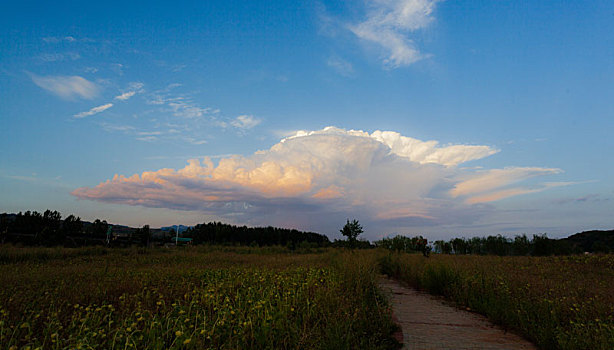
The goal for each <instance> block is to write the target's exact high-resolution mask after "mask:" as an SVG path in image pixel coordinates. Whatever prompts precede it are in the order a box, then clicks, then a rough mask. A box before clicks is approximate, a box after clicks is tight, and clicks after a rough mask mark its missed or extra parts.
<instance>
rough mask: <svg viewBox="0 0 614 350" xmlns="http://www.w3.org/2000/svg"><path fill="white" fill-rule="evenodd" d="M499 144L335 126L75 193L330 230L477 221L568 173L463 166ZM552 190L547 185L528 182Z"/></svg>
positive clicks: (123, 202)
mask: <svg viewBox="0 0 614 350" xmlns="http://www.w3.org/2000/svg"><path fill="white" fill-rule="evenodd" d="M497 151H498V150H495V149H493V148H491V147H489V146H474V145H445V146H441V145H439V143H438V142H436V141H421V140H418V139H415V138H410V137H406V136H403V135H401V134H399V133H397V132H392V131H375V132H373V133H367V132H364V131H357V130H344V129H338V128H334V127H328V128H324V129H322V130H317V131H300V132H297V133H295V135H293V136H291V137H287V138H285V139H283V140H281V141H280V142H279V143H277V144H275V145H273V146H272V147H271V148H270V149H268V150H265V151H258V152H256V153H254V154H253V155H251V156H247V157H245V156H238V155H237V156H226V157H222V158H221V159H219V162H218V164H217V165H215V164H214V163H213V161H212V160H211V158H209V157H205V158H204V160H203V161H202V162H201V161H199V160H197V159H192V160H190V161H189V162H188V165H187V166H186V167H184V168H182V169H179V170H174V169H168V168H164V169H160V170H157V171H145V172H143V173H142V174H140V175H138V174H135V175H133V176H130V177H125V176H120V175H116V176H115V177H114V178H113V179H110V180H107V181H105V182H102V183H100V184H98V185H97V186H94V187H82V188H78V189H76V190H75V191H73V193H72V194H73V195H74V196H76V197H78V198H82V199H90V200H97V201H103V202H111V203H122V204H129V205H141V206H145V207H156V208H171V209H180V210H191V211H201V212H203V213H207V214H211V215H217V216H220V217H222V218H232V219H233V220H240V221H241V222H245V223H250V224H288V222H289V221H292V222H294V224H295V225H300V223H303V222H304V223H305V225H307V226H305V225H301V226H302V227H304V228H311V229H321V227H314V226H309V225H310V224H309V222H312V223H313V222H317V223H318V225H319V224H322V225H325V223H327V222H337V223H336V224H335V225H337V224H338V220H339V218H345V217H355V216H360V217H361V218H362V219H363V220H365V221H366V222H369V223H371V224H373V225H388V226H390V225H417V224H419V225H431V226H432V225H444V224H446V225H447V224H459V223H461V224H470V223H472V222H475V221H476V220H478V219H479V218H480V217H482V216H484V215H486V213H487V212H488V210H490V209H488V208H487V207H484V206H483V203H488V202H494V201H497V200H500V199H503V198H508V197H512V196H517V195H521V194H523V193H524V194H526V193H530V191H526V189H527V188H529V187H526V186H522V183H523V181H525V180H527V179H529V178H534V177H542V176H551V175H556V174H559V173H560V172H561V170H559V169H552V168H538V167H515V168H504V169H491V170H476V169H473V168H465V167H459V165H460V164H463V163H465V162H468V161H471V160H479V159H482V158H485V157H488V156H489V155H491V154H494V153H495V152H497ZM480 182H483V183H484V186H483V187H482V186H479V185H478V184H479V183H480ZM548 187H551V186H549V185H548V183H544V184H539V185H536V187H533V188H529V189H531V190H536V189H539V190H545V189H546V188H548ZM533 192H535V191H533ZM282 219H283V221H284V222H283V223H282V222H280V220H282ZM305 220H307V221H305ZM309 220H312V221H309ZM312 225H313V224H312Z"/></svg>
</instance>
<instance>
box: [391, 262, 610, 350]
mask: <svg viewBox="0 0 614 350" xmlns="http://www.w3.org/2000/svg"><path fill="white" fill-rule="evenodd" d="M380 263H381V266H382V270H383V271H384V272H385V273H387V274H389V275H391V276H393V277H395V278H397V279H400V280H402V281H405V282H407V283H408V284H410V285H412V286H414V287H418V288H421V289H425V290H427V291H429V292H431V293H433V294H439V295H444V296H445V297H447V298H448V299H451V300H453V301H455V302H456V303H457V304H459V305H460V306H463V307H467V308H469V309H471V310H474V311H477V312H480V313H482V314H485V315H487V316H488V317H489V318H490V319H492V320H493V321H495V322H497V323H499V324H501V325H504V326H507V327H509V328H512V329H515V330H517V331H519V332H520V333H522V334H524V335H525V336H527V337H528V338H529V339H531V340H533V341H534V342H535V343H536V344H537V345H538V346H539V347H540V348H543V349H604V350H605V349H614V256H613V255H590V256H581V255H576V256H565V257H497V256H453V255H432V256H431V257H430V258H424V257H422V256H421V255H415V254H414V255H412V254H389V255H388V256H386V257H385V258H383V259H382V260H381V261H380Z"/></svg>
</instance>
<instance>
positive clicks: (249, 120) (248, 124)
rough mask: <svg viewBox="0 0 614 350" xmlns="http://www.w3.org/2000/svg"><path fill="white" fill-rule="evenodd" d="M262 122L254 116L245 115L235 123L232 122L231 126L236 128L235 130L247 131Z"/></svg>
mask: <svg viewBox="0 0 614 350" xmlns="http://www.w3.org/2000/svg"><path fill="white" fill-rule="evenodd" d="M260 122H261V120H260V119H258V118H255V117H254V116H253V115H246V114H244V115H240V116H238V117H236V118H235V119H234V120H233V121H231V122H230V125H232V126H234V127H235V128H239V129H242V130H247V129H251V128H253V127H255V126H256V125H258V124H260Z"/></svg>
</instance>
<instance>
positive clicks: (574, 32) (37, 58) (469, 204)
mask: <svg viewBox="0 0 614 350" xmlns="http://www.w3.org/2000/svg"><path fill="white" fill-rule="evenodd" d="M0 101H2V102H1V103H0V157H1V159H2V162H0V192H1V193H2V195H1V196H0V211H2V212H17V211H23V210H28V209H33V210H45V209H46V208H52V209H57V210H60V211H61V212H62V213H63V214H64V215H68V214H70V213H75V214H76V215H79V216H81V217H82V218H84V219H88V220H93V219H95V218H104V219H107V220H109V221H110V222H113V223H121V224H129V225H135V226H136V225H143V224H150V225H152V226H160V225H170V224H175V223H183V224H195V223H200V222H203V221H208V220H222V221H225V222H230V223H236V224H248V225H279V226H289V227H297V228H300V229H306V230H314V231H318V232H322V233H326V234H328V235H329V236H330V237H337V236H338V229H339V228H340V226H342V225H343V223H344V222H345V219H346V218H357V219H359V220H360V221H361V222H362V223H363V226H365V231H366V233H365V236H366V237H367V238H369V239H375V238H378V237H382V236H384V235H388V234H394V233H404V234H423V235H426V236H428V237H429V238H433V239H436V238H448V237H452V236H473V235H484V234H495V233H502V234H508V235H514V234H519V233H528V234H533V233H542V232H547V233H549V235H550V236H552V237H558V236H565V235H568V234H571V233H575V232H577V231H580V230H586V229H611V228H613V227H614V219H613V218H612V213H613V212H614V183H613V179H614V162H613V160H614V159H613V158H614V157H613V156H612V151H611V150H612V149H614V141H613V140H614V139H613V138H612V137H611V134H612V131H613V130H614V102H612V101H614V4H612V2H610V1H587V2H583V1H561V2H553V1H495V2H493V1H430V0H413V1H412V0H374V1H338V2H332V1H331V2H329V1H322V2H288V1H284V2H273V1H249V2H239V1H207V2H183V1H177V2H173V3H172V4H169V3H154V2H140V3H137V2H130V3H126V2H111V1H109V2H104V3H83V4H79V5H76V4H74V3H70V2H67V3H64V2H53V3H49V2H38V1H25V2H19V3H7V2H5V3H2V4H1V5H0ZM331 126H332V127H333V128H327V127H331ZM359 131H360V132H359ZM205 157H207V158H205ZM191 159H197V161H191V162H190V163H188V161H189V160H191ZM116 174H117V175H118V176H117V177H115V175H116ZM134 174H138V177H131V176H133V175H134ZM122 176H123V177H122Z"/></svg>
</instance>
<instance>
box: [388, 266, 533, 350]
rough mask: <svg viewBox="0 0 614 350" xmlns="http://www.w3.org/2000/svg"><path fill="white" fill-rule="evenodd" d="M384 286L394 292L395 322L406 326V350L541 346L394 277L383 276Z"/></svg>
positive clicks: (404, 331) (392, 293) (392, 296)
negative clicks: (405, 284) (401, 282)
mask: <svg viewBox="0 0 614 350" xmlns="http://www.w3.org/2000/svg"><path fill="white" fill-rule="evenodd" d="M380 287H381V288H382V290H383V291H385V292H387V293H390V296H391V303H392V308H393V315H394V318H395V321H396V322H397V323H398V324H399V325H400V326H401V327H402V328H403V349H412V350H413V349H510V350H511V349H537V348H536V347H535V346H534V345H533V344H531V343H530V342H528V341H527V340H525V339H523V338H521V337H519V336H518V335H515V334H512V333H509V332H505V331H504V330H502V329H500V328H498V327H496V326H495V325H493V324H492V323H491V322H489V321H488V320H487V319H486V318H485V317H483V316H481V315H478V314H475V313H472V312H468V311H464V310H459V309H457V308H455V307H452V306H449V305H446V304H444V303H443V301H442V300H440V299H437V298H436V297H433V296H431V295H430V294H427V293H423V292H420V291H417V290H415V289H411V288H407V287H404V286H402V285H401V284H399V283H398V282H397V281H395V280H392V279H390V278H387V277H384V276H382V278H381V280H380ZM399 338H400V337H399Z"/></svg>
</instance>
